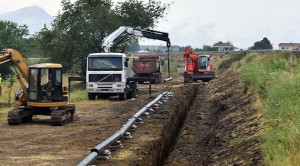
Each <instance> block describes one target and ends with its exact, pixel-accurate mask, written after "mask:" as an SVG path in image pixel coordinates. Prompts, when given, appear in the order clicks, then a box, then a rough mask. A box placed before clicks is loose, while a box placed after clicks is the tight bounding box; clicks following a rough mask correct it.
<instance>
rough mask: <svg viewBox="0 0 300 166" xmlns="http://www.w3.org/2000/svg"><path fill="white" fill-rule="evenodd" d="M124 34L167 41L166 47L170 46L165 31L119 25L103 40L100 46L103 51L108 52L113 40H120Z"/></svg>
mask: <svg viewBox="0 0 300 166" xmlns="http://www.w3.org/2000/svg"><path fill="white" fill-rule="evenodd" d="M125 35H133V36H138V37H145V38H148V39H155V40H162V41H165V42H167V47H170V45H171V42H170V39H169V34H168V33H166V32H160V31H154V30H150V29H145V30H140V29H135V28H131V27H125V26H121V27H120V28H119V29H117V30H115V31H114V32H113V33H111V34H110V35H109V36H107V37H106V38H105V39H104V40H103V43H102V48H103V50H104V52H109V51H110V47H112V45H113V44H114V42H115V41H118V40H120V39H121V38H122V37H124V36H125Z"/></svg>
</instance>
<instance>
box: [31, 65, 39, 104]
mask: <svg viewBox="0 0 300 166" xmlns="http://www.w3.org/2000/svg"><path fill="white" fill-rule="evenodd" d="M37 81H38V69H30V79H29V100H30V101H37V99H38V88H37Z"/></svg>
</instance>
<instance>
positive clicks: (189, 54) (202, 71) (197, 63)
mask: <svg viewBox="0 0 300 166" xmlns="http://www.w3.org/2000/svg"><path fill="white" fill-rule="evenodd" d="M184 64H185V71H184V73H183V76H184V83H188V82H193V81H197V80H202V81H203V82H208V81H210V80H211V79H214V78H215V77H216V76H215V74H214V70H213V65H212V64H211V63H210V56H209V55H196V54H194V52H193V50H192V49H191V48H189V47H186V48H185V50H184Z"/></svg>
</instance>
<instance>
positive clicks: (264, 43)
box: [248, 37, 273, 50]
mask: <svg viewBox="0 0 300 166" xmlns="http://www.w3.org/2000/svg"><path fill="white" fill-rule="evenodd" d="M263 49H273V46H272V44H271V42H270V41H269V39H268V38H266V37H264V38H263V39H262V40H261V41H257V42H255V43H254V46H251V47H249V48H248V50H263Z"/></svg>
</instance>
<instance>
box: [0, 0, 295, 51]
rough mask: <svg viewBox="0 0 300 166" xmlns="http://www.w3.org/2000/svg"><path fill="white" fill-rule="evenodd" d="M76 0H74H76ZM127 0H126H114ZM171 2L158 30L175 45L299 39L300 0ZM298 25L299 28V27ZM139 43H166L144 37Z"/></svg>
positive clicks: (52, 8) (11, 3)
mask: <svg viewBox="0 0 300 166" xmlns="http://www.w3.org/2000/svg"><path fill="white" fill-rule="evenodd" d="M75 1H76V0H71V2H75ZM113 1H114V2H117V1H124V0H113ZM0 2H1V6H0V14H1V13H5V12H9V11H15V10H18V9H20V8H23V7H27V6H32V5H37V6H40V7H42V8H43V9H44V10H45V11H46V12H48V13H49V14H50V15H52V16H55V15H57V13H58V11H59V10H61V6H60V2H61V0H0ZM161 2H163V3H172V4H171V6H170V8H169V9H168V11H167V13H168V14H167V15H166V16H165V18H163V19H160V20H159V23H158V24H157V26H156V27H155V30H158V31H164V32H168V33H169V38H170V40H171V43H172V45H179V46H187V45H189V46H192V47H197V48H201V47H202V46H203V45H213V44H214V43H216V42H218V41H223V42H227V41H230V42H231V43H232V44H233V45H234V46H236V47H238V48H241V49H247V48H248V47H250V46H252V45H253V44H254V42H256V41H260V40H262V39H263V38H264V37H267V38H268V39H269V40H270V41H271V43H272V44H273V47H274V48H275V49H278V44H279V43H289V42H297V43H300V28H299V27H300V21H299V20H300V12H299V9H298V8H299V6H300V1H299V0H287V1H283V0H161ZM298 28H299V29H298ZM140 44H158V45H165V43H164V42H160V41H159V42H157V41H153V40H147V39H142V40H141V43H140Z"/></svg>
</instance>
